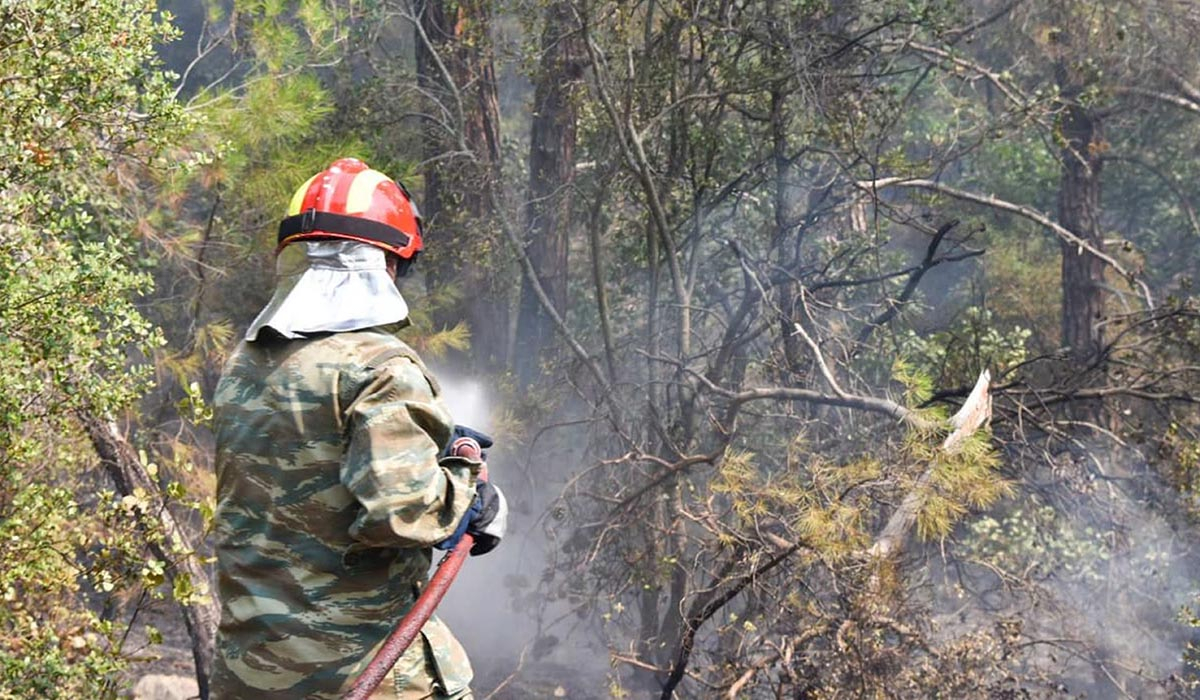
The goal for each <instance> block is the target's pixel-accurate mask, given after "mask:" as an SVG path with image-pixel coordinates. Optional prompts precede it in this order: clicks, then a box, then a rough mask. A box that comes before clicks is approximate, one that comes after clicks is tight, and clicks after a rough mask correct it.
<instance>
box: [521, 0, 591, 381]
mask: <svg viewBox="0 0 1200 700" xmlns="http://www.w3.org/2000/svg"><path fill="white" fill-rule="evenodd" d="M578 44H579V37H578V35H577V34H576V33H574V31H573V30H572V29H571V26H570V8H569V7H568V6H567V5H566V4H565V3H554V4H552V5H550V6H549V7H548V8H547V9H546V26H545V28H544V30H543V33H542V40H541V61H540V64H539V67H538V73H537V84H536V86H535V88H534V97H533V123H532V125H531V127H530V139H529V200H528V202H527V203H526V205H525V219H526V232H525V233H526V248H525V250H526V253H527V254H528V255H529V259H530V262H532V263H533V267H534V269H535V270H536V272H537V277H538V281H539V282H540V283H541V285H542V288H543V289H544V290H545V291H546V294H547V295H548V296H549V297H550V301H551V302H553V304H554V306H555V308H556V309H558V311H559V312H560V313H562V312H563V311H564V310H565V309H566V305H567V243H568V238H569V236H568V234H569V232H570V226H571V197H570V190H571V186H572V183H573V182H574V176H575V136H576V118H577V114H576V112H577V110H576V107H575V104H574V97H573V92H574V91H575V89H576V87H577V86H578V85H579V84H580V82H581V80H582V77H583V63H582V56H583V50H582V48H581V47H580V46H579V45H578ZM553 337H554V323H553V321H552V320H551V319H550V317H549V315H548V314H547V313H546V311H545V309H543V308H542V305H541V303H539V301H538V299H537V297H536V295H535V294H534V291H533V287H532V285H531V283H530V282H529V280H526V279H523V280H522V284H521V303H520V307H519V309H518V316H517V337H516V343H515V348H516V352H515V354H514V357H513V365H514V369H515V370H516V373H517V378H518V379H519V380H520V382H521V383H522V384H530V383H532V382H534V381H535V380H536V378H537V374H538V370H539V367H540V365H541V362H542V360H543V359H545V357H546V353H547V351H548V349H549V348H550V345H551V342H552V340H553Z"/></svg>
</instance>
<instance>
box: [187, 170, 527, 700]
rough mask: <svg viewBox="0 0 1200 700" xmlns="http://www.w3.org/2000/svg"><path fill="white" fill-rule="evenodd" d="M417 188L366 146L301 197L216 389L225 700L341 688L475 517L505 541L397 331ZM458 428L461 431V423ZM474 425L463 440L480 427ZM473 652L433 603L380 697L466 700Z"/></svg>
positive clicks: (219, 695)
mask: <svg viewBox="0 0 1200 700" xmlns="http://www.w3.org/2000/svg"><path fill="white" fill-rule="evenodd" d="M421 248H422V241H421V219H420V216H419V214H418V213H417V209H416V207H415V205H414V204H413V202H412V200H411V198H410V197H409V195H408V193H407V191H406V190H405V189H404V188H403V187H402V186H400V185H399V184H398V183H396V182H395V181H393V180H391V179H390V178H388V177H387V176H385V175H383V174H382V173H380V172H378V171H376V170H371V169H370V168H368V167H367V166H366V165H365V164H364V163H362V162H361V161H359V160H356V159H353V158H343V159H340V160H338V161H335V162H334V163H333V164H332V165H330V166H329V167H328V168H327V169H326V170H323V171H322V172H320V173H317V174H316V175H314V176H313V177H312V178H311V179H309V180H308V182H306V183H304V184H303V185H302V186H301V187H300V189H298V190H297V191H296V194H295V195H294V196H293V197H292V200H291V205H290V207H289V209H288V216H287V218H285V219H284V220H283V221H282V222H281V224H280V227H279V247H278V249H277V250H276V256H277V260H276V273H277V278H278V279H277V286H276V289H275V293H274V295H273V296H272V298H271V300H270V302H269V303H268V304H267V306H266V308H264V309H263V310H262V312H261V313H260V314H259V315H258V317H257V318H256V319H255V320H254V322H253V323H252V324H251V325H250V328H249V330H248V331H247V332H246V335H245V339H244V340H243V341H242V342H241V343H240V344H239V345H238V347H237V349H236V350H235V351H234V352H233V355H232V356H231V357H230V358H229V361H228V362H227V363H226V366H225V369H224V372H223V373H222V376H221V379H220V382H219V383H218V386H217V391H216V398H215V401H214V403H215V406H214V408H215V433H216V469H217V510H216V518H215V535H216V554H217V592H218V596H219V598H220V603H221V622H220V627H219V629H218V632H217V648H216V654H215V659H214V670H213V677H212V682H211V689H212V697H213V698H214V699H215V700H251V699H253V700H267V699H269V698H281V699H282V698H287V699H288V700H293V699H299V698H337V697H340V696H341V695H342V693H344V692H345V691H346V690H347V689H348V688H349V686H350V684H351V683H352V682H353V680H354V678H355V677H357V675H358V673H359V672H360V671H361V670H362V669H363V668H364V667H365V666H366V664H367V663H368V662H369V661H370V659H371V657H372V656H373V655H374V652H375V650H376V649H377V648H378V647H379V646H380V644H381V643H382V642H383V640H384V639H385V638H386V637H387V635H388V633H389V632H390V630H391V627H392V625H393V624H395V623H396V622H397V621H398V620H399V619H400V618H401V617H402V616H403V615H404V613H405V612H406V611H407V610H408V608H409V607H411V605H412V603H413V602H414V600H415V597H416V596H417V595H418V593H419V591H420V588H421V586H422V585H423V584H424V582H425V581H426V575H427V572H428V570H429V567H430V563H431V559H432V551H431V548H432V547H435V546H439V547H441V548H448V547H450V546H453V544H454V543H455V542H456V541H457V538H458V537H461V535H462V532H463V531H469V532H471V534H473V535H474V536H475V537H476V544H475V546H474V548H473V549H472V554H482V553H485V552H487V551H490V550H491V549H492V548H493V547H495V546H496V545H497V544H498V542H499V540H500V537H501V536H502V535H503V529H504V524H505V519H506V514H507V508H506V507H505V504H504V499H503V496H502V495H501V494H500V492H499V491H498V490H497V489H496V488H495V487H494V486H492V485H491V484H489V483H487V482H486V481H483V480H482V479H479V472H480V467H481V466H482V462H481V461H479V460H478V459H472V458H466V457H462V456H458V455H457V454H453V455H452V454H450V453H449V445H450V444H451V442H452V440H454V439H455V438H458V437H461V436H463V435H464V434H467V435H468V436H469V438H470V437H473V438H475V439H479V440H481V442H482V444H481V445H480V446H481V447H488V446H490V441H489V440H487V439H486V438H484V437H483V436H480V435H478V434H474V433H470V432H469V431H468V432H467V433H464V432H463V430H462V429H458V428H456V426H455V425H454V422H453V420H452V419H451V417H450V414H449V413H447V410H446V407H445V406H444V405H443V404H442V400H441V396H440V393H441V392H440V389H439V387H438V383H437V381H436V380H435V379H434V378H433V376H432V375H431V374H430V373H429V370H428V369H426V367H425V365H424V364H422V362H421V360H420V358H418V357H417V355H416V353H415V352H413V350H412V349H411V348H409V347H408V346H407V345H405V344H404V343H403V342H401V341H400V340H398V339H397V338H396V337H395V335H394V332H395V331H396V330H398V329H399V328H401V327H403V326H404V325H407V317H408V306H407V304H406V303H405V300H404V298H403V297H402V296H401V294H400V291H399V290H398V289H397V287H396V278H397V277H398V276H399V275H403V274H404V273H405V272H406V271H407V270H408V268H409V266H411V265H412V263H413V261H414V259H415V258H416V257H417V254H418V253H419V252H420V251H421ZM456 430H457V432H456ZM469 438H468V439H469ZM471 677H472V671H471V666H470V664H469V662H468V660H467V657H466V654H465V653H464V651H463V649H462V647H461V646H460V645H459V643H458V641H457V640H455V639H454V636H453V635H452V634H451V633H450V630H449V629H448V628H447V627H446V626H445V625H444V624H443V623H442V622H441V621H439V620H438V619H437V618H436V617H434V618H432V619H430V620H429V622H428V623H427V624H426V625H425V627H424V628H423V629H422V633H421V635H420V636H419V638H418V641H417V642H415V643H414V644H413V645H412V646H411V647H409V649H408V650H407V652H406V653H405V654H404V656H403V657H401V659H400V661H399V662H398V663H397V664H396V666H395V668H394V671H393V672H392V674H391V677H390V678H389V679H388V681H385V683H384V685H383V686H381V688H380V690H379V691H377V693H376V694H375V695H374V696H373V697H376V698H405V699H407V698H455V699H457V698H468V697H470V688H469V684H470V681H471Z"/></svg>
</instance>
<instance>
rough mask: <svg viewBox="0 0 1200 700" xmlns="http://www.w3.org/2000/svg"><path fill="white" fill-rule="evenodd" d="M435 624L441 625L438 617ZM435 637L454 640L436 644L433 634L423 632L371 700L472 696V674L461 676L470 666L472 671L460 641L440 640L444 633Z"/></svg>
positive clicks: (462, 698) (441, 699) (455, 699)
mask: <svg viewBox="0 0 1200 700" xmlns="http://www.w3.org/2000/svg"><path fill="white" fill-rule="evenodd" d="M434 624H435V625H437V626H439V627H440V626H441V624H440V621H438V620H436V618H434ZM430 631H431V632H432V631H433V630H430ZM432 636H433V638H434V639H438V640H439V641H442V642H446V641H448V642H450V643H449V644H445V643H443V644H437V645H435V644H433V643H432V640H431V639H430V637H429V636H427V635H426V633H425V632H422V633H421V634H420V635H418V637H417V639H416V640H415V641H414V642H413V643H412V646H410V647H409V648H408V649H407V650H406V651H405V652H404V654H403V655H402V656H401V657H400V659H399V660H398V661H396V665H395V666H393V667H392V671H391V673H389V674H388V677H387V679H386V680H384V682H383V683H381V684H380V686H379V690H377V691H375V693H373V694H372V695H371V700H471V699H472V695H471V689H470V688H469V687H466V682H468V681H469V680H470V675H466V676H465V678H464V677H463V676H462V675H461V673H462V671H461V669H463V668H464V667H465V668H466V669H468V670H467V673H468V674H469V673H470V671H469V669H470V664H469V662H467V660H466V654H465V653H463V651H462V647H461V646H459V644H458V640H455V639H454V638H453V637H449V638H448V639H439V637H440V635H437V634H436V633H435V634H433V635H432ZM448 662H449V663H448ZM447 667H449V668H447ZM456 672H457V673H456Z"/></svg>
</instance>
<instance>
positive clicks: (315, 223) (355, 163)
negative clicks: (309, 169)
mask: <svg viewBox="0 0 1200 700" xmlns="http://www.w3.org/2000/svg"><path fill="white" fill-rule="evenodd" d="M327 238H344V239H348V240H351V241H358V242H360V243H366V244H368V245H373V246H375V247H376V248H382V249H383V250H385V251H387V252H389V253H392V254H394V255H396V256H398V257H399V258H400V261H401V269H402V270H404V269H407V268H408V265H409V264H411V262H412V261H413V260H414V259H415V258H416V257H417V253H419V252H421V248H422V247H423V246H422V243H421V214H420V212H418V211H417V205H416V204H414V203H413V201H412V197H411V196H409V194H408V190H406V189H404V185H401V184H400V183H398V182H396V181H394V180H392V179H391V178H389V177H388V176H387V175H384V174H383V173H381V172H379V171H378V170H371V169H370V168H368V167H367V164H366V163H364V162H362V161H361V160H359V159H357V158H340V159H338V160H335V161H334V162H333V163H332V164H330V166H329V167H328V168H326V169H325V170H322V171H321V172H319V173H317V174H316V175H313V176H312V177H311V178H309V180H308V182H306V183H304V184H303V185H301V186H300V189H298V190H296V194H294V195H292V202H291V204H290V205H289V206H288V216H287V218H286V219H284V220H283V221H281V222H279V247H278V248H277V249H276V250H275V252H276V253H277V254H278V252H279V251H280V250H283V247H284V246H286V245H287V244H289V243H294V242H296V241H304V240H313V239H327Z"/></svg>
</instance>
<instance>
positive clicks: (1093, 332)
mask: <svg viewBox="0 0 1200 700" xmlns="http://www.w3.org/2000/svg"><path fill="white" fill-rule="evenodd" d="M1074 92H1075V94H1071V92H1067V91H1064V93H1063V97H1064V101H1065V102H1066V104H1065V106H1064V109H1063V113H1062V119H1061V122H1060V125H1061V130H1062V136H1063V140H1064V144H1063V149H1062V154H1061V157H1062V181H1061V183H1060V185H1059V190H1058V218H1059V222H1060V223H1061V224H1062V225H1063V227H1064V228H1066V229H1067V230H1069V231H1071V232H1073V233H1074V234H1076V235H1077V236H1079V237H1080V238H1081V239H1083V240H1084V241H1087V242H1088V243H1089V244H1091V245H1092V246H1093V247H1095V249H1096V250H1098V251H1103V250H1104V238H1103V236H1102V235H1101V232H1100V168H1101V165H1102V161H1101V154H1102V151H1103V143H1104V139H1103V136H1102V128H1101V127H1102V124H1101V121H1100V118H1099V117H1098V116H1097V115H1096V114H1095V113H1093V112H1091V111H1090V110H1088V109H1087V108H1086V107H1083V106H1081V105H1079V104H1078V103H1077V102H1076V101H1075V99H1074V98H1075V97H1076V96H1077V93H1078V91H1074ZM1061 247H1062V344H1063V346H1065V347H1068V348H1070V351H1071V355H1072V357H1074V358H1076V359H1078V360H1081V361H1084V362H1090V361H1092V360H1094V359H1096V357H1097V356H1098V355H1099V354H1100V351H1101V349H1102V348H1103V346H1104V331H1103V326H1102V325H1101V321H1103V319H1104V296H1105V295H1104V287H1103V284H1102V283H1103V280H1104V261H1102V260H1101V259H1100V258H1097V257H1096V256H1095V255H1093V254H1092V253H1090V252H1088V251H1086V250H1083V249H1081V248H1080V247H1079V246H1076V245H1073V244H1071V243H1069V242H1067V241H1062V242H1061Z"/></svg>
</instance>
